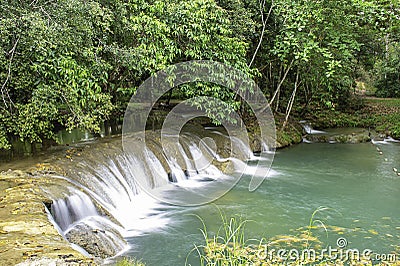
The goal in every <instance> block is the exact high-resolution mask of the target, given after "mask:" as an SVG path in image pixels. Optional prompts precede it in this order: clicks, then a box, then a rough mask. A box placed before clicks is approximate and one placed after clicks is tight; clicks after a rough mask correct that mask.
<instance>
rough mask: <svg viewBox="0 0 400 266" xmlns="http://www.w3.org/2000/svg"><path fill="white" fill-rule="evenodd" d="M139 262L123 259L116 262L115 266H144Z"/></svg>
mask: <svg viewBox="0 0 400 266" xmlns="http://www.w3.org/2000/svg"><path fill="white" fill-rule="evenodd" d="M145 265H146V264H144V263H143V262H141V261H138V260H136V259H129V258H123V259H121V260H118V261H117V263H116V266H145Z"/></svg>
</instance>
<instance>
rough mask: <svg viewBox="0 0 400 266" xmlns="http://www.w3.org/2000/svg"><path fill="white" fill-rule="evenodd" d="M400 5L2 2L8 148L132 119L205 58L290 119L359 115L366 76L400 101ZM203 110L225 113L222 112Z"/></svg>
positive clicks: (1, 135) (215, 90)
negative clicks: (133, 102)
mask: <svg viewBox="0 0 400 266" xmlns="http://www.w3.org/2000/svg"><path fill="white" fill-rule="evenodd" d="M399 8H400V7H399V3H398V1H395V0H390V1H376V0H368V1H361V0H339V1H320V0H318V1H306V0H295V1H292V0H270V1H249V0H215V1H214V0H210V1H204V0H193V1H188V0H184V1H177V0H169V1H161V0H155V1H145V0H138V1H132V0H128V1H123V0H115V1H104V0H89V1H83V0H66V1H61V2H59V1H57V2H45V1H42V0H39V1H33V2H24V1H2V2H1V3H0V13H1V14H2V15H1V20H0V47H1V50H2V52H1V53H0V86H1V91H0V94H1V95H0V110H1V115H0V149H3V148H10V145H9V141H10V139H11V138H14V137H18V138H20V139H22V140H24V141H29V142H34V141H37V142H40V141H42V139H44V138H54V136H55V134H54V133H55V131H57V130H58V129H59V128H68V129H72V128H75V127H79V128H82V129H88V130H91V131H93V132H96V131H98V130H99V124H100V123H102V122H103V121H104V120H106V119H107V118H109V117H111V116H112V117H120V116H122V114H123V112H124V110H125V107H126V105H127V103H128V102H129V99H130V97H131V96H132V94H133V93H135V91H136V89H137V87H138V86H139V85H140V84H141V83H142V82H143V81H144V80H145V79H147V78H148V77H149V76H150V75H152V74H154V73H156V72H157V71H159V70H162V69H165V68H166V67H167V66H169V65H171V64H174V63H178V62H183V61H188V60H194V59H206V60H207V59H208V60H214V61H219V62H223V63H227V64H229V65H232V66H233V67H235V68H238V69H240V70H241V71H243V72H244V73H245V74H246V75H248V76H249V77H251V78H254V79H256V81H257V83H258V84H259V85H260V87H261V89H262V90H263V91H264V93H265V95H266V96H267V98H269V99H270V101H271V102H272V103H273V106H272V107H273V109H274V110H276V111H277V112H280V113H283V112H286V113H290V110H291V108H290V110H289V108H288V107H289V105H290V102H292V103H294V109H301V108H303V109H305V108H307V106H309V105H311V104H317V105H319V106H321V107H323V108H325V109H330V110H342V109H345V108H348V107H349V106H350V104H351V99H352V98H351V97H350V96H351V94H352V89H353V88H354V87H355V82H354V80H355V78H359V76H360V73H364V74H363V76H364V77H367V76H368V77H369V79H370V80H369V81H371V83H372V81H374V78H375V77H376V87H377V88H378V90H377V94H378V95H379V96H385V97H394V96H396V97H397V96H399V95H400V87H399V73H400V70H399V62H400V60H399V58H400V55H399V54H400V52H399V50H400V49H399V45H398V42H399V40H400V22H399V21H400V18H399V15H398V14H399V10H400V9H399ZM250 62H251V67H254V69H252V68H251V67H249V64H250ZM173 95H174V96H175V97H180V98H189V97H195V96H209V97H216V98H217V99H220V100H222V101H223V102H224V104H223V105H224V108H221V110H217V111H218V112H217V115H214V117H212V118H213V120H214V121H215V122H221V121H222V120H224V119H226V118H227V117H229V116H228V115H227V111H228V113H229V112H233V111H240V112H241V114H242V115H243V113H245V112H246V108H244V106H242V103H241V101H240V99H239V98H238V97H237V96H236V95H234V93H232V92H231V91H229V90H228V89H226V88H222V87H220V86H216V85H213V84H206V83H202V84H189V85H186V86H181V87H179V88H177V89H175V90H174V93H173ZM198 99H201V98H198ZM192 104H193V105H194V106H197V107H198V108H204V109H205V110H206V112H208V113H210V114H211V113H215V112H211V110H214V109H215V106H213V105H212V104H208V103H205V102H202V101H201V100H199V101H193V102H192ZM230 122H235V121H230Z"/></svg>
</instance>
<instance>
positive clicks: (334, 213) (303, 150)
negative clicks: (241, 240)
mask: <svg viewBox="0 0 400 266" xmlns="http://www.w3.org/2000/svg"><path fill="white" fill-rule="evenodd" d="M377 148H378V149H379V150H380V151H382V154H380V153H379V152H378V151H377ZM399 166H400V145H399V144H396V143H388V142H382V143H377V144H375V145H374V144H372V143H365V144H316V143H315V144H305V143H304V144H300V145H297V146H294V147H291V148H287V149H283V150H280V151H278V152H277V154H276V157H275V160H274V162H273V166H272V169H273V170H274V174H273V175H272V176H271V177H270V178H269V179H268V180H266V181H265V182H264V183H263V184H262V185H261V187H259V188H258V189H257V190H256V191H254V192H249V191H248V180H246V176H244V177H243V178H242V179H241V181H240V182H239V184H238V185H237V186H236V187H235V188H234V189H232V190H231V191H230V192H229V193H228V194H226V195H225V196H224V197H222V198H220V199H219V200H217V201H215V202H214V203H213V204H208V205H204V206H200V207H190V208H189V207H185V208H178V207H174V208H171V207H167V208H166V209H165V210H161V211H162V212H163V215H162V219H163V221H165V220H168V225H167V226H165V227H162V228H161V229H159V230H154V231H151V232H147V233H146V234H143V235H139V236H135V237H131V238H128V241H129V243H130V244H131V248H130V249H129V250H128V251H127V252H126V253H125V254H124V255H125V256H127V255H128V256H134V257H137V258H141V259H142V261H144V262H145V263H146V265H184V264H185V260H186V257H187V256H188V254H189V253H190V251H191V250H192V249H193V247H194V245H195V244H196V245H201V244H204V239H203V237H202V234H201V232H200V229H202V228H203V225H202V223H201V222H200V220H199V218H198V217H196V216H194V214H195V215H198V216H200V217H201V219H202V220H203V221H204V222H205V224H206V226H207V230H208V231H209V233H210V235H212V234H213V233H215V232H217V231H218V228H219V227H220V226H221V223H222V222H221V216H220V212H223V213H224V214H225V215H226V217H242V218H243V219H246V220H249V222H248V223H247V226H246V228H247V230H246V232H247V237H248V238H258V239H259V238H261V237H265V238H267V239H268V238H270V237H272V236H275V235H296V234H298V232H296V231H295V230H296V229H298V228H301V227H303V228H304V227H306V226H307V225H308V224H309V223H310V219H311V217H312V214H313V212H314V211H315V210H317V209H318V208H319V207H321V206H323V207H326V208H327V209H325V210H323V211H320V212H318V213H317V214H316V215H315V217H314V220H317V219H319V220H320V221H321V222H322V223H323V224H324V225H325V226H326V228H327V231H328V234H326V232H325V229H323V228H322V227H319V228H316V229H313V233H314V234H315V235H317V236H318V238H319V239H320V240H321V241H322V242H323V243H324V245H325V246H328V245H331V246H332V247H333V248H335V247H337V243H336V241H337V239H338V238H340V237H343V238H345V239H346V241H347V246H346V248H352V249H354V248H357V249H359V250H364V249H371V250H373V251H374V252H377V253H384V254H386V253H389V252H393V251H395V250H396V249H397V252H399V246H398V244H399V242H400V241H399V240H400V227H399V226H400V212H399V206H400V177H399V176H397V174H396V173H395V172H394V171H393V167H399ZM399 168H400V167H399ZM160 223H162V221H160ZM195 253H196V252H194V253H192V255H190V256H189V262H190V263H191V265H199V261H198V259H196V256H195Z"/></svg>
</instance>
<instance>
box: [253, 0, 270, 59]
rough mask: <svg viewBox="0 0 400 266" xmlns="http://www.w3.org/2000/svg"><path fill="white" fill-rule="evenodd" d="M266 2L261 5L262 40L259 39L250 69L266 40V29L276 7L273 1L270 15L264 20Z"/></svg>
mask: <svg viewBox="0 0 400 266" xmlns="http://www.w3.org/2000/svg"><path fill="white" fill-rule="evenodd" d="M265 1H266V0H264V1H263V3H262V5H261V4H260V12H261V22H262V30H261V36H260V39H259V41H258V44H257V47H256V50H255V51H254V54H253V57H252V58H251V61H250V63H249V67H251V65H252V64H253V62H254V60H255V58H256V55H257V53H258V50H259V49H260V47H261V43H262V41H263V38H264V33H265V27H266V26H267V22H268V19H269V16H270V15H271V12H272V8H273V7H274V1H273V0H272V2H271V7H270V8H269V11H268V15H267V17H266V18H264V8H265Z"/></svg>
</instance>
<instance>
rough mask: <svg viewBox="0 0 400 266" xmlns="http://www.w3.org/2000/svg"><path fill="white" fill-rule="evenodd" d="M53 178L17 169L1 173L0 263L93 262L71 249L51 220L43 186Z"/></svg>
mask: <svg viewBox="0 0 400 266" xmlns="http://www.w3.org/2000/svg"><path fill="white" fill-rule="evenodd" d="M51 181H52V180H51V179H49V178H46V177H45V176H38V175H30V174H28V173H24V172H20V171H9V172H3V173H0V217H1V218H2V219H1V222H0V258H1V263H2V265H15V264H18V263H23V262H25V263H27V264H28V265H31V264H32V263H35V261H36V263H38V265H95V264H97V263H98V262H96V260H94V259H93V258H89V257H86V256H84V255H83V254H81V253H80V252H78V251H77V250H75V249H73V248H72V246H71V244H70V243H69V242H68V241H67V240H65V239H64V238H63V237H62V236H61V235H60V233H59V232H58V231H57V229H56V228H55V226H54V225H53V224H52V223H51V221H50V219H49V217H48V213H47V212H46V207H45V204H50V203H51V200H50V199H49V198H48V197H47V196H46V195H45V193H44V192H43V190H42V187H45V186H47V185H48V184H49V183H50V182H51Z"/></svg>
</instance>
